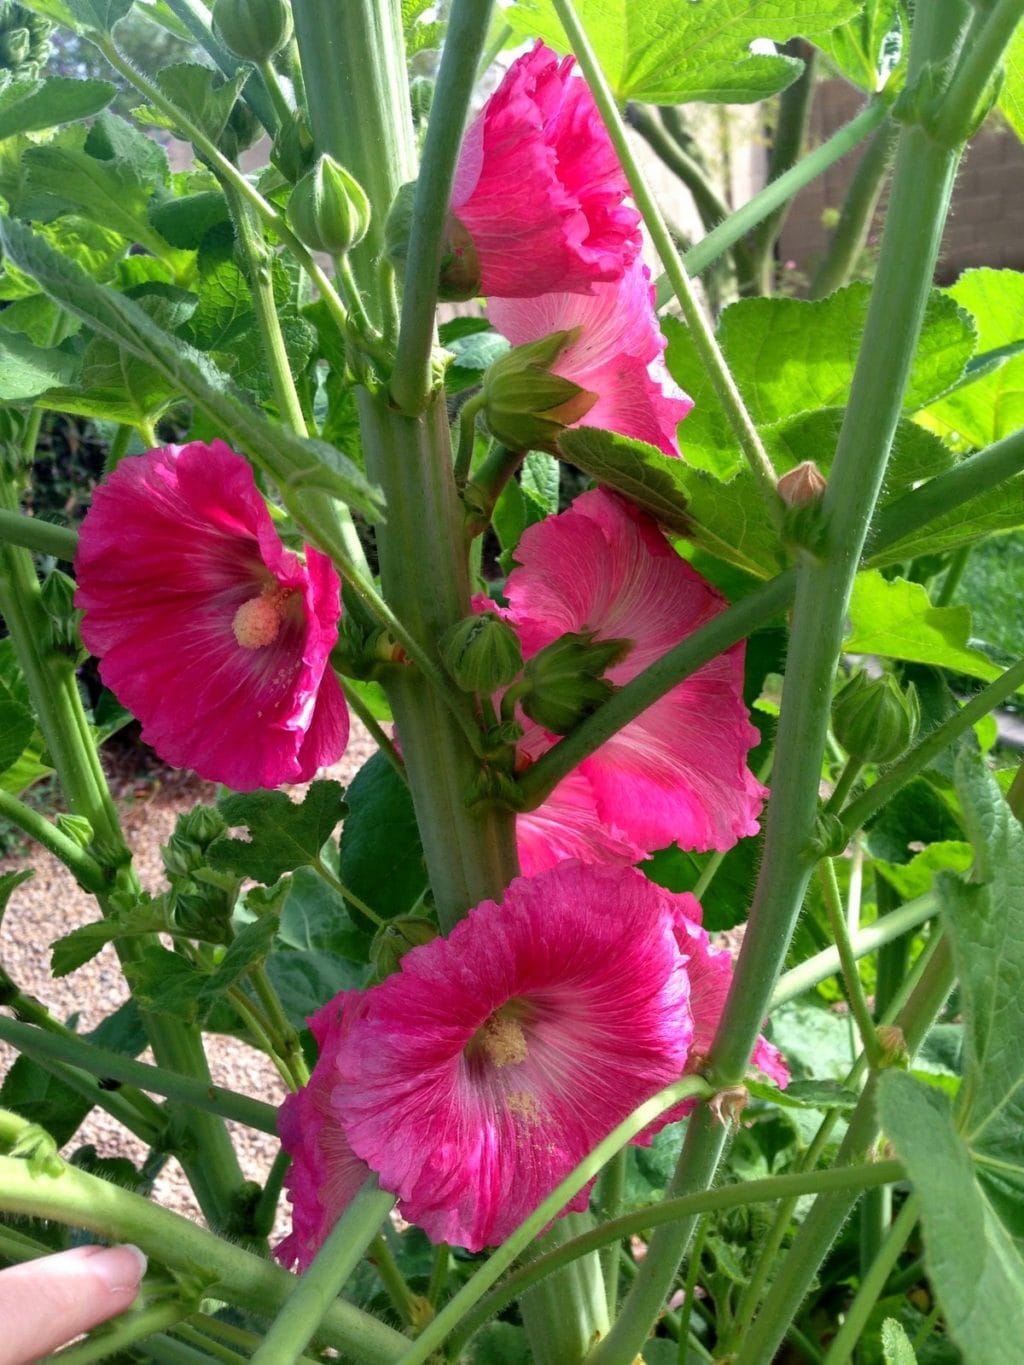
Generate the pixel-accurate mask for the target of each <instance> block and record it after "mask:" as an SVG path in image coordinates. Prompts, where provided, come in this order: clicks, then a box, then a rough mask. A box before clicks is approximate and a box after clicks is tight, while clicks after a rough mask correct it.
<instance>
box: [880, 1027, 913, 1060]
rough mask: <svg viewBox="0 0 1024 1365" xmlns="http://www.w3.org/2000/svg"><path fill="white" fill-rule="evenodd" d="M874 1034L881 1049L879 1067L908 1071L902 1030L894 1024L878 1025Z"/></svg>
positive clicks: (907, 1053) (907, 1057) (904, 1038)
mask: <svg viewBox="0 0 1024 1365" xmlns="http://www.w3.org/2000/svg"><path fill="white" fill-rule="evenodd" d="M875 1034H876V1036H877V1038H878V1041H879V1043H880V1045H881V1048H882V1057H881V1060H880V1062H879V1066H880V1067H882V1068H884V1067H894V1068H897V1069H898V1070H900V1071H908V1070H909V1069H910V1053H909V1051H908V1049H907V1040H906V1037H905V1036H904V1033H903V1030H902V1029H901V1028H898V1027H897V1026H896V1025H895V1024H880V1025H879V1026H878V1028H877V1029H876V1030H875Z"/></svg>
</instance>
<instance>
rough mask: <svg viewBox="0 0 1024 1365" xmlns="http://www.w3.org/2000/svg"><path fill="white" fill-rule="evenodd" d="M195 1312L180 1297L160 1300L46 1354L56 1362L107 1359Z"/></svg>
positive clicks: (68, 1364)
mask: <svg viewBox="0 0 1024 1365" xmlns="http://www.w3.org/2000/svg"><path fill="white" fill-rule="evenodd" d="M194 1312H195V1304H194V1303H191V1302H189V1303H184V1302H182V1300H181V1299H162V1300H160V1302H158V1303H153V1304H148V1305H147V1306H146V1307H145V1308H142V1309H139V1310H137V1311H134V1312H129V1313H122V1314H120V1316H119V1317H117V1318H115V1319H114V1321H113V1322H111V1323H110V1325H109V1326H107V1327H105V1328H104V1329H103V1331H102V1333H100V1334H99V1335H98V1336H95V1337H89V1338H87V1339H86V1340H85V1341H82V1342H79V1343H78V1344H77V1345H75V1346H68V1347H66V1348H65V1349H64V1350H63V1351H60V1352H59V1353H58V1354H56V1355H53V1356H49V1357H48V1359H49V1360H51V1361H55V1362H58V1365H92V1362H93V1361H96V1360H109V1359H110V1358H111V1357H112V1356H114V1357H117V1356H119V1355H121V1353H122V1352H127V1351H130V1350H131V1348H132V1347H133V1346H135V1345H136V1344H137V1343H139V1342H143V1341H145V1340H146V1338H147V1337H151V1336H153V1334H154V1333H155V1332H163V1331H165V1330H166V1329H167V1328H168V1327H173V1326H174V1325H175V1323H178V1322H181V1320H182V1319H183V1318H187V1317H188V1316H189V1315H190V1314H191V1313H194Z"/></svg>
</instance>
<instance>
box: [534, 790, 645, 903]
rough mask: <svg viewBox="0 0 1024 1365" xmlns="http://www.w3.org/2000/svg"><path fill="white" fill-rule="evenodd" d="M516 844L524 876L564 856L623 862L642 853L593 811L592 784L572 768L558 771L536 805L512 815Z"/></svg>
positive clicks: (606, 861)
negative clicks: (545, 795)
mask: <svg viewBox="0 0 1024 1365" xmlns="http://www.w3.org/2000/svg"><path fill="white" fill-rule="evenodd" d="M516 845H517V847H518V850H519V866H520V867H521V869H522V872H523V876H524V877H533V876H535V875H536V874H537V873H538V872H546V871H547V870H548V868H551V867H555V866H556V865H557V864H558V863H560V862H563V861H564V860H565V859H566V858H578V859H579V860H580V862H584V863H611V864H613V865H617V866H620V867H621V866H628V865H630V864H631V863H636V862H640V861H641V859H643V858H646V857H647V853H646V852H645V850H644V849H642V848H641V847H640V846H639V845H638V844H635V843H633V841H632V840H631V839H627V838H626V836H625V835H624V834H622V833H620V831H619V830H617V829H615V828H614V827H613V826H611V825H607V824H605V823H604V821H603V820H602V819H601V817H600V816H599V815H598V811H597V800H596V798H595V796H594V789H593V787H592V786H591V784H590V780H589V779H588V778H587V777H586V775H585V774H584V773H582V772H580V770H579V769H577V770H576V771H575V772H572V773H570V774H569V776H568V777H564V778H563V779H562V781H561V782H559V784H558V786H557V787H556V788H555V789H554V791H553V792H552V793H551V795H550V796H549V797H548V798H547V800H546V801H545V802H544V803H543V804H542V805H540V806H538V807H537V809H536V810H531V811H525V812H523V813H521V814H519V815H517V816H516Z"/></svg>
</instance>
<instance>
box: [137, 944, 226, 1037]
mask: <svg viewBox="0 0 1024 1365" xmlns="http://www.w3.org/2000/svg"><path fill="white" fill-rule="evenodd" d="M124 974H125V976H126V977H127V978H128V981H129V983H130V984H131V988H132V995H133V997H134V999H135V1001H136V1002H137V1004H138V1005H139V1006H140V1008H142V1009H144V1010H150V1011H152V1012H153V1013H154V1014H169V1015H172V1016H173V1017H174V1018H175V1019H181V1020H184V1021H185V1022H190V1021H194V1020H196V1019H198V1018H199V1015H200V1003H201V1002H200V997H201V995H202V990H203V986H204V984H205V980H206V978H205V977H204V976H203V975H202V974H201V973H200V972H199V971H197V970H196V968H195V967H193V965H192V963H191V962H189V961H188V960H187V959H186V958H184V957H182V956H181V954H180V953H172V952H170V951H169V950H168V949H167V948H162V947H159V946H158V945H156V944H151V945H147V947H146V948H145V949H143V952H142V955H141V956H140V957H139V958H137V959H136V960H135V961H134V962H126V963H125V964H124Z"/></svg>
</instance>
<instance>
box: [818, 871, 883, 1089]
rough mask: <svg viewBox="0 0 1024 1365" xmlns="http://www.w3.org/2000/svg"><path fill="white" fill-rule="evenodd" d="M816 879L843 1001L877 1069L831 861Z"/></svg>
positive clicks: (877, 1054)
mask: <svg viewBox="0 0 1024 1365" xmlns="http://www.w3.org/2000/svg"><path fill="white" fill-rule="evenodd" d="M818 876H819V880H820V882H821V890H822V895H823V897H824V900H825V909H826V911H827V913H828V922H829V927H830V928H831V930H832V937H833V938H834V939H835V941H836V952H837V953H838V954H839V963H840V966H841V968H842V974H843V984H844V985H845V987H846V998H847V1000H848V1001H849V1002H850V1009H851V1011H852V1012H853V1017H854V1021H855V1022H856V1025H857V1032H858V1033H859V1034H860V1043H861V1047H862V1048H863V1049H864V1052H865V1054H866V1055H867V1058H868V1063H869V1065H870V1066H878V1064H879V1063H880V1062H881V1060H882V1056H883V1051H882V1046H881V1044H880V1043H879V1041H878V1034H877V1033H876V1032H875V1021H874V1019H873V1018H872V1017H871V1009H870V1007H869V1006H868V1001H867V996H866V995H865V994H864V987H863V986H862V985H861V980H860V973H859V972H858V970H857V959H856V957H855V956H854V953H853V945H852V943H851V942H850V931H849V927H848V925H847V923H846V915H845V913H844V911H843V901H842V897H841V896H840V894H839V882H838V880H837V879H836V869H835V865H834V863H833V860H832V859H831V858H823V859H822V861H821V863H820V865H819V867H818Z"/></svg>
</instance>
